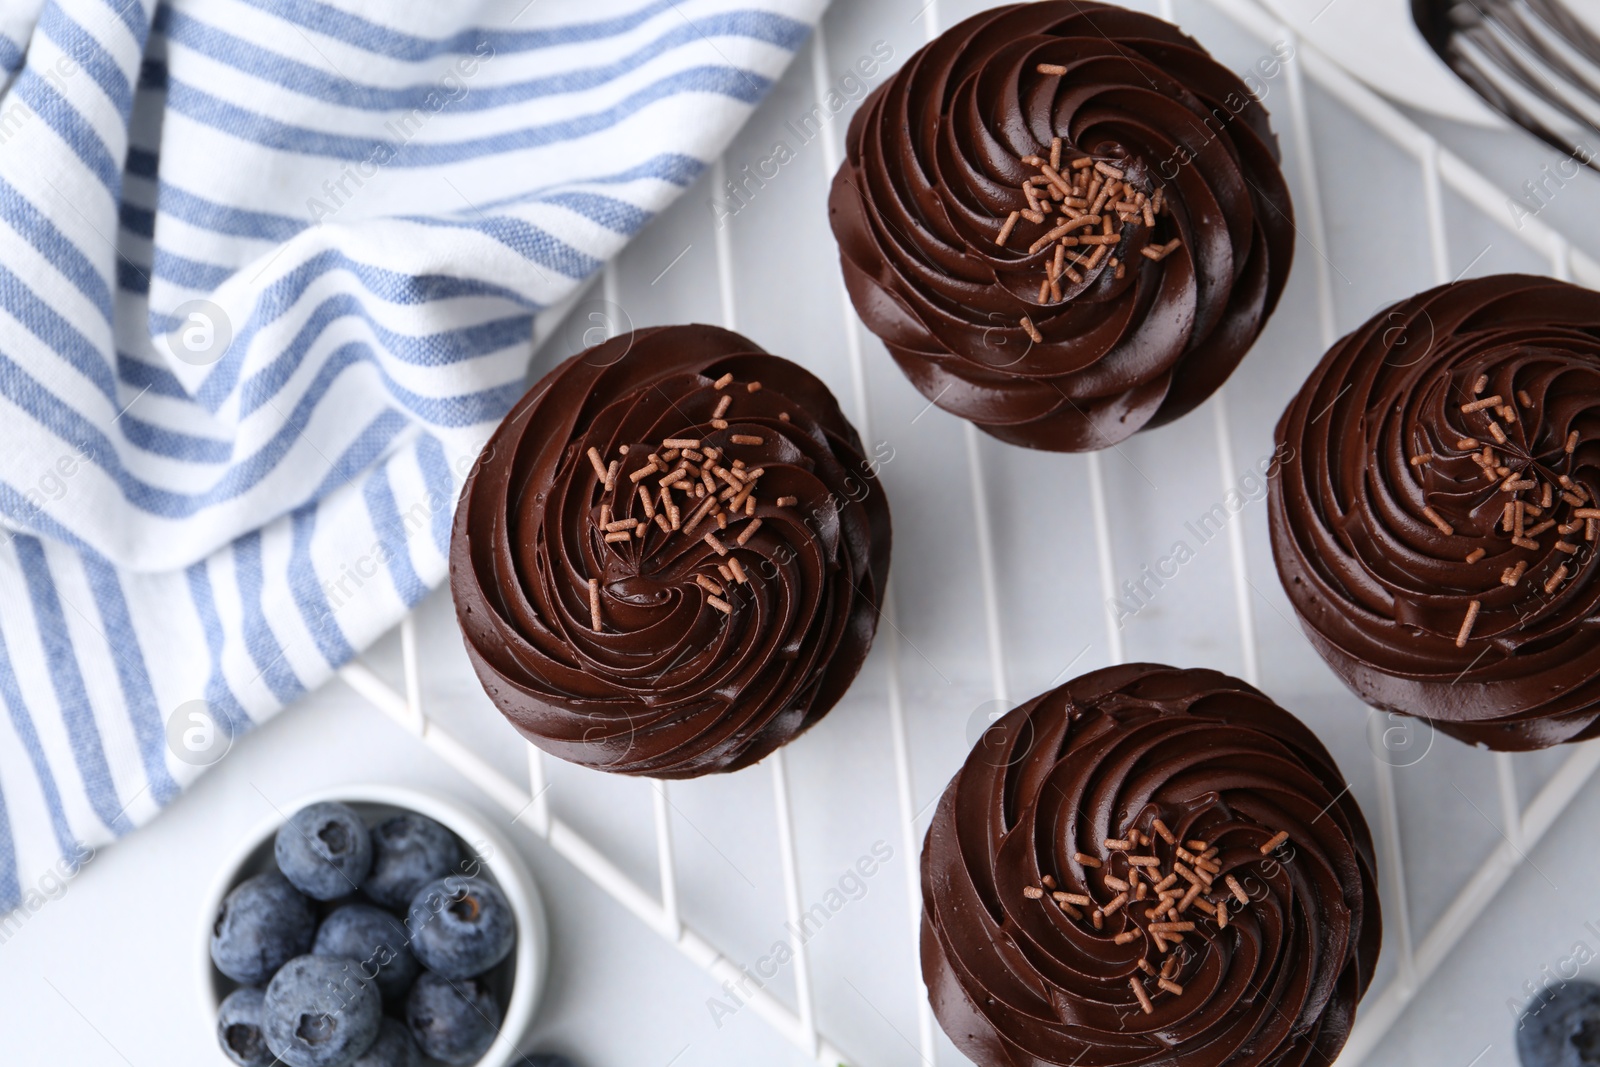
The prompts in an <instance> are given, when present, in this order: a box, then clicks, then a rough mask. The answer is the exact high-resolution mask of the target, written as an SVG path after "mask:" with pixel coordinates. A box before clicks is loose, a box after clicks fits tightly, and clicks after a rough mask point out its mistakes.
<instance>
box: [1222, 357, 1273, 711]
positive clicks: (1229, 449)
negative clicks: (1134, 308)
mask: <svg viewBox="0 0 1600 1067" xmlns="http://www.w3.org/2000/svg"><path fill="white" fill-rule="evenodd" d="M1211 414H1212V418H1213V420H1214V422H1215V423H1216V430H1217V465H1218V467H1219V468H1220V474H1221V476H1222V492H1223V494H1224V496H1226V494H1228V493H1229V492H1232V491H1233V488H1234V486H1235V485H1236V484H1238V477H1239V470H1238V467H1237V466H1235V464H1234V461H1233V429H1232V427H1230V426H1229V424H1228V392H1227V387H1226V386H1224V387H1223V388H1221V389H1218V390H1217V395H1216V396H1215V397H1213V398H1212V401H1211ZM1228 566H1229V569H1230V570H1231V571H1232V572H1233V609H1234V611H1235V612H1236V613H1237V614H1238V616H1239V645H1240V651H1241V653H1242V654H1243V656H1244V659H1243V669H1244V680H1245V681H1247V682H1249V683H1250V684H1251V685H1260V684H1261V665H1260V662H1259V659H1258V656H1257V648H1256V617H1255V605H1253V604H1252V603H1251V602H1250V572H1249V568H1248V565H1247V562H1246V559H1245V551H1244V524H1243V523H1238V522H1230V523H1228Z"/></svg>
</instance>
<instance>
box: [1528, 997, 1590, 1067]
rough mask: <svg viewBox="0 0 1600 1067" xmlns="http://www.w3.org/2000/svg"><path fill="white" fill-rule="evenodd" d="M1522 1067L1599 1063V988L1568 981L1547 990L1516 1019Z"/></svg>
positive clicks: (1579, 1066)
mask: <svg viewBox="0 0 1600 1067" xmlns="http://www.w3.org/2000/svg"><path fill="white" fill-rule="evenodd" d="M1517 1059H1519V1060H1521V1061H1522V1067H1593V1065H1596V1064H1600V986H1596V985H1593V984H1592V983H1589V982H1568V983H1566V984H1565V985H1562V986H1558V987H1556V988H1554V989H1551V990H1547V991H1546V992H1545V994H1543V995H1541V996H1540V997H1538V998H1536V999H1535V1001H1534V1003H1533V1004H1532V1005H1530V1006H1529V1007H1528V1009H1527V1010H1526V1011H1524V1012H1523V1013H1522V1018H1521V1019H1519V1020H1517Z"/></svg>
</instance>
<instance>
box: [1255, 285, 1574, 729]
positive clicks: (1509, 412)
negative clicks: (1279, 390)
mask: <svg viewBox="0 0 1600 1067" xmlns="http://www.w3.org/2000/svg"><path fill="white" fill-rule="evenodd" d="M1464 408H1465V409H1468V410H1463V409H1464ZM1497 435H1498V436H1500V437H1503V438H1504V440H1503V441H1501V440H1498V439H1497ZM1277 440H1278V443H1279V445H1280V447H1284V446H1287V447H1289V448H1292V449H1293V450H1294V453H1295V455H1296V458H1295V460H1294V461H1293V462H1289V463H1285V464H1284V468H1283V473H1282V475H1281V477H1279V478H1277V479H1274V481H1273V482H1272V487H1271V490H1270V497H1269V507H1270V511H1269V515H1270V523H1271V529H1272V546H1273V552H1274V555H1275V557H1276V559H1277V564H1278V573H1279V575H1280V576H1281V578H1282V579H1283V585H1284V589H1285V590H1286V591H1287V592H1288V594H1289V600H1290V602H1291V603H1292V604H1293V605H1294V607H1295V610H1296V611H1297V612H1298V613H1299V616H1300V621H1301V625H1302V627H1303V628H1304V629H1305V631H1306V633H1307V635H1308V636H1309V637H1310V638H1311V640H1312V643H1313V644H1314V645H1315V646H1316V647H1317V649H1318V651H1319V652H1321V653H1322V655H1323V657H1324V658H1325V659H1326V660H1327V661H1328V664H1329V665H1330V666H1331V667H1332V668H1333V669H1334V671H1335V672H1337V673H1338V674H1339V676H1340V677H1341V678H1342V679H1343V680H1344V681H1345V683H1346V684H1347V685H1349V686H1350V688H1351V689H1353V690H1354V691H1355V692H1356V693H1358V694H1359V695H1360V696H1361V697H1362V699H1364V700H1366V701H1368V702H1369V703H1371V704H1374V705H1376V706H1377V707H1380V708H1384V709H1387V710H1391V711H1399V712H1405V713H1407V714H1411V715H1418V716H1423V717H1425V718H1428V719H1430V720H1432V721H1433V722H1434V723H1435V725H1437V726H1438V727H1439V729H1441V730H1443V731H1444V732H1446V733H1449V734H1451V735H1452V736H1455V737H1458V738H1461V739H1462V740H1465V741H1470V742H1476V743H1482V744H1485V745H1488V746H1490V747H1491V748H1496V749H1507V750H1512V749H1530V748H1542V747H1545V746H1548V745H1554V744H1558V743H1560V742H1563V741H1578V740H1583V739H1585V738H1589V737H1593V736H1595V735H1596V734H1597V733H1600V727H1597V723H1600V577H1597V574H1596V563H1595V549H1596V544H1597V541H1596V540H1595V535H1596V524H1595V523H1593V522H1591V521H1589V517H1592V516H1600V510H1595V509H1596V508H1597V507H1600V504H1597V503H1596V501H1597V500H1600V294H1596V293H1594V292H1592V291H1590V290H1587V289H1582V288H1579V287H1577V286H1574V285H1570V284H1568V283H1566V282H1560V281H1555V280H1553V279H1550V278H1542V277H1531V276H1526V275H1497V276H1494V277H1488V278H1475V279H1471V280H1469V281H1462V282H1456V283H1454V284H1451V285H1446V286H1441V287H1439V288H1436V289H1431V290H1429V291H1427V292H1425V293H1421V294H1419V295H1417V296H1414V297H1412V298H1411V299H1409V300H1404V301H1402V302H1400V303H1399V304H1396V305H1394V306H1393V307H1391V308H1389V309H1387V310H1385V311H1381V312H1379V313H1378V314H1377V315H1375V316H1373V317H1372V319H1371V320H1369V321H1368V322H1367V323H1366V324H1364V325H1363V326H1361V327H1360V328H1359V329H1357V330H1355V331H1354V332H1353V333H1351V334H1349V335H1348V336H1346V337H1345V338H1343V339H1342V340H1340V341H1339V342H1338V343H1337V344H1335V345H1334V346H1333V348H1332V349H1331V350H1329V352H1328V353H1327V355H1326V356H1325V357H1324V358H1323V359H1322V362H1321V363H1320V364H1318V366H1317V368H1316V370H1314V371H1313V372H1312V374H1311V376H1310V378H1309V379H1308V380H1307V381H1306V384H1305V386H1304V387H1303V388H1302V389H1301V390H1300V393H1299V394H1298V395H1297V396H1296V397H1295V399H1294V401H1293V402H1292V403H1291V404H1290V405H1289V407H1288V409H1287V410H1286V411H1285V412H1284V414H1283V418H1282V420H1281V421H1280V422H1279V423H1278V430H1277ZM1486 463H1487V464H1488V467H1489V469H1488V470H1486V469H1485V464H1486ZM1519 507H1520V508H1521V509H1522V510H1523V514H1522V515H1521V516H1518V515H1516V514H1514V513H1513V512H1514V510H1515V509H1517V508H1519ZM1429 512H1431V513H1432V514H1431V515H1430V514H1429ZM1508 519H1509V525H1508ZM1519 531H1520V536H1519ZM1474 605H1476V607H1474ZM1469 615H1471V616H1472V619H1471V622H1470V624H1469V623H1468V616H1469Z"/></svg>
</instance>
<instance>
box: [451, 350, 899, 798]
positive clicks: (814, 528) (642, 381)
mask: <svg viewBox="0 0 1600 1067" xmlns="http://www.w3.org/2000/svg"><path fill="white" fill-rule="evenodd" d="M591 449H592V450H593V454H592V455H591V452H590V450H591ZM624 449H625V450H626V451H624ZM652 457H654V458H652ZM877 462H878V459H877V458H869V457H868V456H866V455H865V454H864V452H863V449H862V446H861V442H860V439H859V437H858V436H857V435H856V432H855V430H854V429H853V428H852V427H851V425H850V424H849V422H848V421H847V420H846V419H845V417H844V415H843V414H842V413H841V412H840V410H839V406H838V404H837V402H836V401H835V400H834V398H833V396H832V394H831V393H829V391H828V389H827V387H826V386H825V385H823V383H822V382H821V381H819V380H818V379H817V378H816V377H815V376H813V375H812V374H810V373H809V372H808V371H806V370H804V369H803V368H802V367H800V366H799V365H798V364H795V363H792V362H790V361H789V360H786V359H782V358H780V357H778V356H773V355H769V354H767V353H766V352H764V351H762V350H761V349H760V348H758V347H756V345H754V344H753V343H752V342H750V341H749V340H747V339H745V338H743V337H740V336H739V335H738V334H735V333H731V332H729V331H727V330H721V329H717V328H715V327H711V326H672V327H662V328H656V329H648V330H640V331H638V332H637V333H634V334H629V335H626V336H623V337H618V338H614V339H612V340H610V341H607V342H605V343H604V344H601V345H599V346H597V347H595V348H592V349H589V350H588V351H586V352H582V353H579V354H578V355H576V356H574V357H572V358H571V359H569V360H567V361H566V362H565V363H563V364H561V365H560V366H558V367H556V368H555V369H554V370H552V371H551V372H550V373H549V374H548V375H546V376H545V378H544V379H543V380H542V381H540V382H539V384H538V385H536V386H535V387H534V388H533V389H532V390H530V391H529V392H528V394H527V395H526V396H525V397H524V398H523V399H522V400H521V401H520V402H519V403H518V404H517V405H516V407H515V408H514V409H513V410H512V411H511V413H510V414H509V415H508V416H507V417H506V419H505V422H504V423H502V424H501V426H500V428H499V430H498V431H496V433H495V435H494V436H493V437H492V438H491V439H490V441H489V443H488V445H487V446H486V447H485V449H484V452H483V455H482V456H481V457H480V459H479V462H478V465H477V466H476V467H475V468H474V470H473V472H472V474H471V475H470V477H469V478H468V480H467V483H466V486H465V487H464V488H463V490H462V495H461V503H460V506H459V508H458V510H457V512H456V521H455V528H454V533H453V539H452V543H451V552H450V575H451V590H452V592H453V593H454V596H455V603H456V615H457V618H458V620H459V621H460V623H461V629H462V633H463V635H464V637H465V640H466V644H467V651H468V654H469V656H470V658H471V660H472V663H473V666H474V668H475V669H476V670H477V672H478V676H479V678H480V679H481V680H482V682H483V684H484V687H485V689H486V690H487V691H488V694H489V696H490V697H491V699H493V701H494V703H495V705H496V706H497V707H498V708H499V709H500V711H501V712H502V713H503V714H504V715H505V716H506V718H507V719H509V720H510V721H511V723H512V724H513V725H515V726H516V727H517V729H518V730H520V731H521V732H522V733H523V734H524V735H525V736H526V737H528V739H529V740H531V741H533V742H534V743H535V744H537V745H538V746H540V747H541V748H543V749H544V750H545V751H547V752H550V753H552V754H554V755H557V756H560V757H561V758H563V759H567V760H571V761H572V762H574V763H580V764H583V765H585V766H590V767H597V768H601V769H604V770H610V771H616V772H619V773H624V774H644V775H652V776H655V777H663V778H682V777H693V776H697V775H701V774H707V773H711V772H715V771H731V770H736V769H738V768H740V767H744V766H747V765H749V764H751V763H754V762H756V761H757V760H759V759H761V758H762V757H763V756H766V755H767V754H769V753H770V752H772V751H773V750H774V749H775V748H777V747H778V746H779V745H782V744H786V743H787V742H789V741H790V740H792V739H793V738H795V737H796V736H798V735H799V734H800V733H802V732H803V731H804V730H806V729H807V728H808V727H810V726H811V725H812V724H814V723H815V722H816V721H817V720H818V719H820V718H821V717H822V716H823V715H824V714H826V713H827V711H828V710H829V709H830V708H831V707H833V705H834V704H835V703H836V702H837V701H838V699H839V697H840V696H841V695H842V694H843V693H844V691H845V689H846V688H848V686H849V685H850V682H851V681H852V680H853V679H854V678H855V675H856V672H857V671H858V670H859V669H860V667H861V663H862V660H863V659H864V658H865V656H866V654H867V650H868V648H869V647H870V646H871V644H872V638H873V635H874V633H875V632H876V629H877V622H878V609H879V605H880V603H881V600H882V597H883V588H884V582H885V580H886V578H887V576H888V567H889V548H890V526H889V509H888V503H887V501H886V499H885V497H884V492H883V486H882V484H881V483H880V481H879V480H878V477H877ZM597 464H598V466H597ZM613 464H615V467H614V468H613ZM641 472H647V474H644V475H641ZM674 472H677V473H676V474H675V473H674ZM636 475H639V476H638V477H635V476H636ZM608 485H609V488H608ZM708 490H709V491H708ZM656 516H659V518H656ZM636 523H642V524H643V525H642V526H640V525H633V524H636ZM591 583H593V584H592V585H591Z"/></svg>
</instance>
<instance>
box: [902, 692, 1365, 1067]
mask: <svg viewBox="0 0 1600 1067" xmlns="http://www.w3.org/2000/svg"><path fill="white" fill-rule="evenodd" d="M1158 822H1159V825H1158ZM1139 832H1142V835H1143V836H1142V837H1140V836H1138V833H1139ZM1285 835H1286V836H1285ZM1169 837H1170V839H1169ZM1135 869H1138V870H1140V871H1142V872H1146V876H1145V877H1143V878H1142V881H1143V882H1144V888H1143V889H1139V888H1138V884H1137V881H1138V880H1136V879H1134V876H1133V875H1132V873H1131V872H1132V871H1133V870H1135ZM1151 875H1154V876H1159V878H1156V877H1152V876H1151ZM1047 878H1048V880H1047ZM1230 879H1231V882H1230ZM1152 882H1154V884H1151V883H1152ZM1174 887H1175V888H1176V889H1178V890H1182V891H1184V896H1183V898H1176V897H1174V898H1173V900H1174V905H1175V906H1178V907H1180V908H1181V911H1180V914H1179V915H1178V917H1177V919H1176V925H1177V927H1179V929H1178V930H1174V931H1171V932H1172V933H1176V934H1178V935H1179V936H1177V937H1167V936H1158V935H1160V934H1162V931H1163V929H1169V928H1168V927H1164V925H1163V924H1168V923H1173V922H1174V919H1173V917H1172V916H1171V915H1170V914H1163V915H1161V916H1160V917H1159V918H1154V917H1152V916H1151V914H1150V913H1151V911H1152V909H1153V907H1154V905H1155V904H1156V902H1157V901H1158V900H1159V899H1160V896H1159V893H1158V890H1162V891H1166V890H1170V889H1171V888H1174ZM1130 888H1131V889H1132V890H1133V891H1132V892H1130V891H1129V890H1130ZM1191 889H1194V892H1192V893H1191V892H1189V890H1191ZM922 892H923V901H924V907H923V916H922V971H923V977H924V979H925V980H926V982H927V985H928V989H929V993H930V996H931V997H932V1001H933V1006H934V1011H935V1013H936V1014H937V1016H938V1018H939V1022H940V1023H941V1024H942V1025H943V1027H944V1029H945V1032H946V1033H948V1034H949V1035H950V1037H951V1040H953V1041H954V1042H955V1044H956V1046H957V1047H958V1048H960V1049H961V1051H962V1052H964V1053H966V1055H967V1056H969V1057H971V1058H972V1060H973V1061H974V1062H976V1063H978V1064H980V1065H981V1067H1038V1065H1043V1064H1061V1065H1066V1064H1096V1065H1101V1067H1107V1065H1133V1064H1163V1065H1169V1067H1224V1065H1243V1064H1262V1065H1284V1064H1295V1065H1301V1064H1325V1063H1329V1062H1332V1060H1333V1058H1334V1057H1335V1056H1336V1054H1337V1053H1338V1051H1339V1049H1340V1048H1341V1047H1342V1046H1343V1044H1344V1042H1345V1039H1346V1037H1347V1036H1348V1034H1349V1030H1350V1025H1351V1021H1352V1018H1353V1015H1354V1011H1355V1004H1356V1001H1357V1000H1358V999H1359V998H1360V996H1361V994H1362V993H1363V992H1364V991H1365V989H1366V987H1367V985H1368V983H1369V982H1370V981H1371V977H1372V968H1373V965H1374V963H1375V961H1376V959H1377V954H1378V945H1379V940H1380V939H1379V931H1380V922H1379V915H1378V901H1377V890H1376V883H1375V881H1374V877H1373V854H1372V841H1371V837H1370V835H1369V833H1368V831H1367V826H1366V823H1365V821H1364V820H1363V819H1362V816H1361V811H1360V809H1359V808H1358V807H1357V805H1356V803H1355V800H1354V798H1353V797H1351V795H1350V793H1349V791H1348V789H1347V788H1346V787H1345V785H1344V779H1343V778H1342V776H1341V775H1340V773H1339V770H1338V768H1337V767H1336V766H1335V765H1334V763H1333V760H1332V759H1331V757H1330V756H1329V755H1328V752H1327V750H1326V749H1325V748H1324V747H1323V746H1322V744H1321V743H1320V742H1319V741H1318V740H1317V739H1316V737H1315V736H1314V735H1313V734H1312V733H1311V732H1310V731H1309V730H1307V729H1306V728H1305V726H1303V725H1302V724H1301V723H1300V721H1299V720H1297V719H1296V718H1295V717H1294V716H1292V715H1290V714H1289V713H1288V712H1286V711H1284V710H1283V709H1282V708H1280V707H1278V706H1277V705H1276V704H1274V703H1273V702H1272V701H1271V700H1269V699H1268V698H1267V697H1266V696H1264V695H1263V694H1261V693H1260V692H1259V691H1257V690H1255V689H1253V688H1251V687H1250V686H1248V685H1246V684H1244V683H1243V682H1240V681H1238V680H1236V679H1233V678H1230V677H1228V676H1227V675H1224V674H1220V673H1218V672H1216V671H1207V670H1178V669H1175V668H1171V667H1163V666H1159V665H1155V664H1129V665H1125V666H1119V667H1110V668H1106V669H1104V670H1100V671H1095V672H1093V673H1091V674H1087V675H1084V676H1083V677H1081V678H1078V679H1075V680H1073V681H1071V682H1068V683H1067V684H1066V685H1063V686H1061V687H1060V688H1057V689H1053V690H1051V691H1050V692H1048V693H1045V694H1043V695H1042V696H1039V697H1036V698H1034V699H1033V700H1031V701H1029V702H1027V703H1026V704H1023V705H1022V706H1021V707H1019V708H1017V709H1015V710H1013V711H1012V712H1010V713H1009V714H1007V715H1006V716H1005V717H1003V718H1002V719H1000V720H999V721H997V722H996V723H995V724H994V725H993V726H992V727H990V729H989V730H988V732H987V733H985V734H984V736H983V738H982V739H981V740H980V741H979V742H978V744H977V745H976V746H975V747H974V749H973V752H972V754H971V755H970V756H969V757H968V759H967V762H966V764H965V765H964V766H963V767H962V769H961V771H960V773H958V774H957V775H956V777H955V778H954V779H953V780H952V781H951V782H950V785H949V787H948V788H947V789H946V790H945V792H944V796H943V797H942V798H941V799H940V801H939V806H938V809H937V811H936V812H935V814H934V818H933V823H932V825H931V826H930V828H929V830H928V836H927V841H926V844H925V845H924V848H923V856H922ZM1057 894H1060V896H1059V897H1058V896H1057ZM1085 897H1087V898H1088V902H1085V901H1084V898H1085ZM1097 913H1098V914H1099V915H1100V920H1099V923H1098V925H1097V924H1096V922H1095V915H1096V914H1097ZM1185 924H1188V928H1187V929H1182V927H1184V926H1185ZM1119 942H1120V943H1119ZM1163 942H1165V947H1163ZM1169 960H1176V961H1177V962H1168V961H1169ZM1147 967H1148V968H1149V970H1148V971H1147V970H1146V969H1145V968H1147ZM1164 968H1165V969H1164ZM1163 978H1165V980H1166V982H1167V983H1169V984H1165V985H1164V984H1162V979H1163ZM1135 986H1137V987H1138V988H1137V989H1136V988H1135ZM1141 993H1142V994H1143V996H1142V997H1141V995H1140V994H1141Z"/></svg>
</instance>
